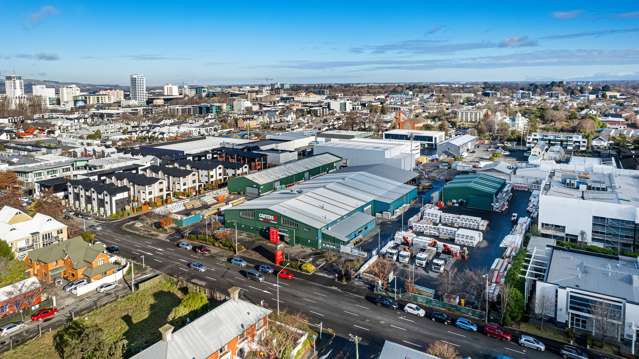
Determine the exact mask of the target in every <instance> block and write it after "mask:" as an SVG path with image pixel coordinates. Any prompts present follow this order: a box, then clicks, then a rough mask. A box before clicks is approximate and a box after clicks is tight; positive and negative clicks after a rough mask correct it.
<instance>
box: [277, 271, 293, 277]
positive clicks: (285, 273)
mask: <svg viewBox="0 0 639 359" xmlns="http://www.w3.org/2000/svg"><path fill="white" fill-rule="evenodd" d="M277 276H278V277H280V278H282V279H293V278H295V274H293V272H291V271H290V270H288V269H282V270H280V271H279V273H277Z"/></svg>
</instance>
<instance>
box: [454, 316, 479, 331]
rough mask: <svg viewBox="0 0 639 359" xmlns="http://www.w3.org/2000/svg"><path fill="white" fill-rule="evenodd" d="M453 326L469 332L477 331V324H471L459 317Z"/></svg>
mask: <svg viewBox="0 0 639 359" xmlns="http://www.w3.org/2000/svg"><path fill="white" fill-rule="evenodd" d="M455 326H456V327H457V328H459V329H463V330H468V331H471V332H476V331H477V324H475V323H473V322H471V321H470V320H468V319H466V318H464V317H459V318H458V319H457V321H456V322H455Z"/></svg>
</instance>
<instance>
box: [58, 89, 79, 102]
mask: <svg viewBox="0 0 639 359" xmlns="http://www.w3.org/2000/svg"><path fill="white" fill-rule="evenodd" d="M79 95H80V88H79V87H78V86H76V85H70V86H62V87H60V105H61V106H64V107H73V98H74V97H76V96H79Z"/></svg>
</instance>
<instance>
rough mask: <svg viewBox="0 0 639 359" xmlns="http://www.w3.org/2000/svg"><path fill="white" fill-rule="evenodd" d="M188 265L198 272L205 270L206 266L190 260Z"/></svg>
mask: <svg viewBox="0 0 639 359" xmlns="http://www.w3.org/2000/svg"><path fill="white" fill-rule="evenodd" d="M189 266H190V267H191V269H195V270H196V271H198V272H204V271H206V266H205V265H204V264H202V263H200V262H191V264H190V265H189Z"/></svg>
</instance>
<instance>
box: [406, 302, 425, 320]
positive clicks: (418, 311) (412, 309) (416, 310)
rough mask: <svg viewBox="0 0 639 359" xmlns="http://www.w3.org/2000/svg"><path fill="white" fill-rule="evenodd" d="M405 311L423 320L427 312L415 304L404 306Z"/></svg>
mask: <svg viewBox="0 0 639 359" xmlns="http://www.w3.org/2000/svg"><path fill="white" fill-rule="evenodd" d="M404 311H405V312H406V313H409V314H413V315H416V316H418V317H422V318H423V317H424V316H425V315H426V311H425V310H424V309H423V308H420V306H418V305H417V304H413V303H408V304H406V305H405V306H404Z"/></svg>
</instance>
